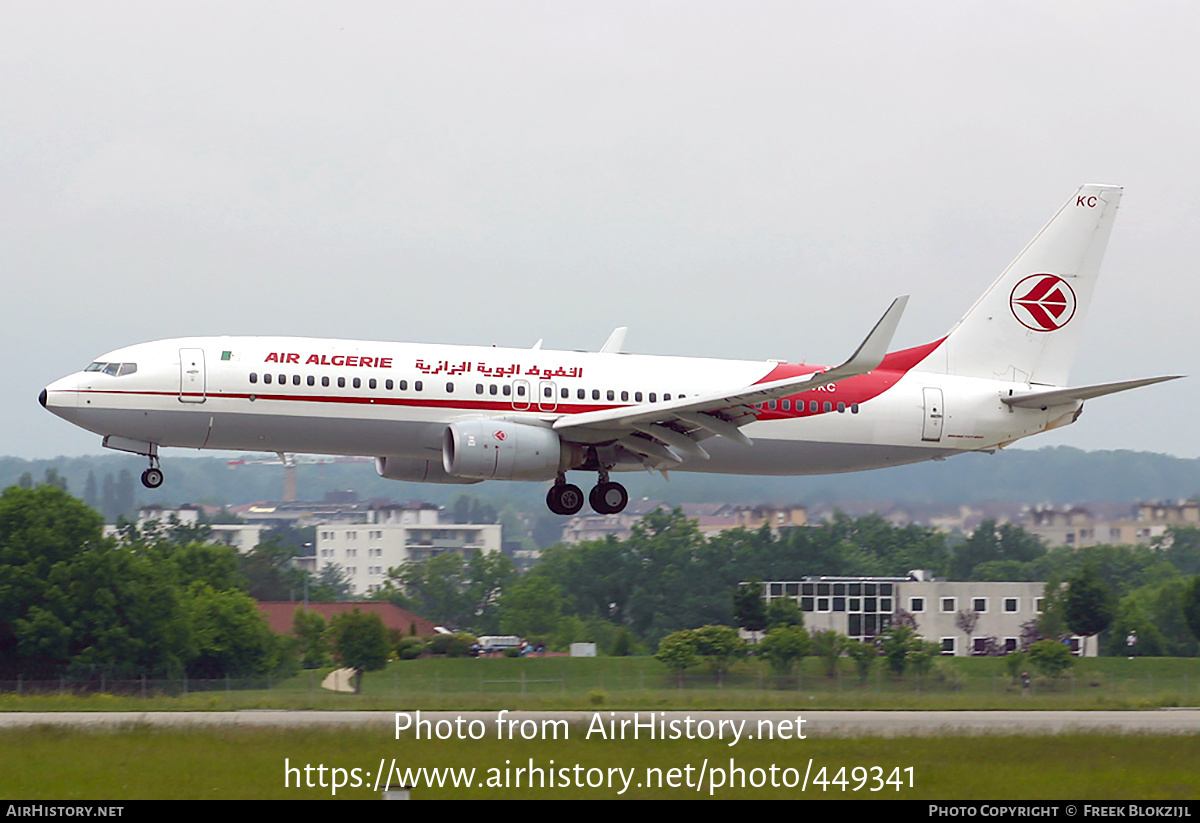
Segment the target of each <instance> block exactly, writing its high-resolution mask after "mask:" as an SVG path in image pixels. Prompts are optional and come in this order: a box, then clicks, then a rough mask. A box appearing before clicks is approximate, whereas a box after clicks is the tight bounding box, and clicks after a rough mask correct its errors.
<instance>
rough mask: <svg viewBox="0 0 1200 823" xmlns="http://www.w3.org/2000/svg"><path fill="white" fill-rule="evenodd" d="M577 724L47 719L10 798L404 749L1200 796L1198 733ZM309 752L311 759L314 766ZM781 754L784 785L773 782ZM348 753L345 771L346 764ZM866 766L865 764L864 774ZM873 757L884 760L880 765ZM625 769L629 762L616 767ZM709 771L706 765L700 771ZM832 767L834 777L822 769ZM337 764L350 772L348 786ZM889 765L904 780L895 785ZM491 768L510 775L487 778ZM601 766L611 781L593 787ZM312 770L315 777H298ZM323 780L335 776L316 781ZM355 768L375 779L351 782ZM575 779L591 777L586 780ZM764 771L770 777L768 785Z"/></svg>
mask: <svg viewBox="0 0 1200 823" xmlns="http://www.w3.org/2000/svg"><path fill="white" fill-rule="evenodd" d="M570 734H571V737H570V739H569V740H559V741H541V740H539V741H516V742H512V741H497V740H495V739H494V738H492V737H491V736H488V737H486V738H485V739H483V740H479V741H459V740H450V741H432V742H431V741H424V740H422V741H416V740H414V739H412V738H411V737H404V738H401V739H399V740H396V739H393V738H392V736H391V735H390V734H388V733H387V732H386V731H378V730H374V731H372V730H363V729H356V730H340V731H330V730H322V729H292V730H286V731H284V730H277V729H271V730H267V729H246V728H238V729H233V728H229V729H205V730H196V731H189V732H178V731H165V730H152V729H150V728H148V727H129V728H126V729H122V730H120V731H118V732H91V731H79V730H65V729H60V728H35V729H27V730H21V731H15V732H3V733H0V797H4V798H12V799H53V800H56V801H63V800H70V799H85V798H86V799H93V800H110V799H111V800H122V799H155V798H179V799H206V798H222V799H247V798H274V799H293V800H300V799H334V798H335V797H336V799H349V798H378V797H379V793H378V792H377V791H375V790H374V787H373V784H374V781H375V779H376V774H377V772H378V771H379V769H380V762H381V760H383V761H384V762H385V763H386V764H388V766H389V767H390V765H391V761H392V760H393V759H394V760H395V763H396V765H397V766H398V767H399V768H400V769H401V770H403V769H406V768H414V769H415V768H417V767H426V768H441V767H455V768H465V769H468V770H470V769H474V770H475V771H474V773H473V775H472V777H473V784H474V785H473V787H472V788H465V787H463V786H459V787H457V788H455V787H453V786H451V785H447V786H445V787H442V788H437V787H433V788H430V787H427V786H426V785H425V783H424V781H423V780H420V781H415V784H416V785H415V788H414V789H413V791H412V795H413V797H414V799H438V798H446V799H449V798H497V799H499V798H547V799H548V798H616V797H659V798H680V799H682V798H693V797H695V798H704V797H708V796H709V795H710V793H711V796H713V797H720V798H745V799H758V798H762V799H767V798H772V797H792V798H796V797H806V798H810V799H812V798H829V799H833V798H847V799H851V798H853V799H868V798H871V799H883V798H902V799H937V800H951V799H975V800H1002V799H1026V800H1029V799H1073V800H1082V799H1096V800H1101V799H1109V800H1137V799H1159V800H1178V799H1194V798H1196V797H1198V796H1200V777H1198V776H1197V771H1196V764H1197V763H1200V737H1197V736H1173V737H1155V736H1106V735H1063V736H1055V737H1033V736H1003V737H1000V736H983V737H943V738H929V737H921V738H899V739H891V740H881V739H861V738H859V739H836V740H835V739H827V740H816V739H811V738H810V739H808V740H796V741H779V740H774V741H768V740H755V741H742V742H741V743H740V744H738V745H737V746H734V747H730V746H728V745H726V743H724V742H721V741H707V742H706V741H684V740H681V741H657V742H647V741H644V740H643V741H640V742H633V741H600V740H595V739H593V740H585V739H583V734H584V727H582V726H575V727H572V728H571V733H570ZM731 759H732V761H733V762H732V763H731V762H730V761H731ZM531 760H532V765H533V766H534V767H536V768H540V769H542V772H541V775H542V777H541V778H540V779H541V780H543V781H547V782H549V781H553V782H554V783H555V784H556V785H555V786H553V787H550V786H544V785H541V784H540V783H539V781H538V779H537V778H535V781H534V782H535V785H534V787H532V788H530V787H529V786H528V779H527V777H526V774H525V773H521V774H520V775H519V779H520V782H521V784H522V785H521V786H520V787H515V786H513V783H514V780H515V779H518V774H517V772H516V769H517V768H520V767H528V766H529V765H530V761H531ZM810 760H811V761H812V765H811V767H810V766H809V761H810ZM285 763H286V764H287V766H289V767H290V768H292V769H294V771H293V772H292V773H291V774H290V780H291V784H292V785H291V787H290V788H289V787H287V786H285V785H284V784H285ZM306 765H308V766H311V767H312V769H311V770H310V771H309V772H308V773H307V774H306V773H305V771H304V766H306ZM319 765H324V766H325V767H326V770H325V772H324V773H321V772H320V771H319V770H318V769H317V767H318V766H319ZM577 765H578V766H579V767H580V768H579V769H578V770H576V769H575V767H576V766H577ZM688 766H690V767H691V771H688V770H687V767H688ZM772 766H774V767H775V772H774V778H775V782H776V783H777V784H779V785H777V786H776V787H772V786H771V779H772V773H771V767H772ZM335 767H336V768H340V769H342V770H344V771H343V772H341V773H335V772H333V771H332V769H333V768H335ZM702 767H704V768H702ZM842 767H846V770H845V772H844V773H843V776H844V777H845V778H846V779H847V780H848V781H849V782H848V783H845V784H844V785H843V784H841V783H839V782H837V779H838V771H839V769H841V768H842ZM856 767H858V768H859V769H861V770H862V771H859V772H855V771H854V769H855V768H856ZM873 767H879V768H880V771H878V772H874V771H872V768H873ZM353 769H358V770H359V772H358V773H357V774H355V773H354V772H353V771H352V770H353ZM564 769H565V770H566V771H565V772H564V771H563V770H564ZM615 769H621V770H623V771H622V772H620V773H617V772H615V771H610V770H615ZM671 769H678V770H679V771H678V773H677V775H676V778H675V781H674V782H675V783H676V785H675V787H672V786H670V785H669V781H670V780H671V778H672V774H671V772H670V771H669V770H671ZM737 769H741V770H743V771H742V774H743V775H744V776H743V777H741V778H740V781H744V783H745V785H744V786H743V785H739V782H740V781H739V775H738V772H737ZM756 769H757V770H759V771H755V770H756ZM788 769H790V770H791V771H787V770H788ZM822 769H823V770H824V771H823V772H822ZM909 769H911V772H909V771H908V770H909ZM551 770H553V771H551ZM656 770H657V771H656ZM806 773H807V774H808V775H809V783H808V786H807V789H802V787H801V785H795V786H793V787H790V788H789V787H787V786H786V785H783V784H785V783H786V782H791V783H794V784H799V783H800V781H801V778H802V777H803V776H804V775H805V774H806ZM534 774H535V775H536V774H537V772H535V773H534ZM701 774H705V775H707V777H706V778H703V779H701V778H700V775H701ZM822 774H823V775H824V778H825V780H824V785H821V784H820V783H819V782H818V780H819V778H820V777H821V776H822ZM610 775H611V777H612V785H609V784H608V779H609V776H610ZM910 775H911V782H912V786H911V787H910V786H909V779H910ZM335 776H336V778H337V779H338V781H339V782H342V783H343V786H342V787H341V788H339V789H338V790H337V792H336V795H335V793H334V791H333V787H332V783H333V782H334V779H335ZM864 776H865V777H866V780H865V782H864V781H863V780H862V779H861V778H862V777H864ZM888 778H893V782H892V783H890V784H889V783H887V782H886V781H887V780H888ZM489 779H490V780H491V782H492V783H494V784H499V785H493V786H492V787H488V786H486V785H484V786H482V787H481V786H479V784H480V783H485V784H486V783H487V782H488V781H489ZM589 779H590V780H591V782H592V783H593V784H597V783H601V784H602V785H594V786H593V787H592V788H588V787H587V786H586V783H587V782H589ZM310 780H311V782H312V783H313V784H314V787H313V788H309V787H308V786H307V785H304V786H298V784H301V783H307V782H308V781H310ZM322 780H323V781H324V782H325V784H326V786H325V787H321V786H320V785H319V783H320V782H321V781H322ZM356 780H357V782H359V783H360V784H364V785H359V786H354V785H353V783H354V782H355V781H356ZM731 781H732V782H733V784H734V785H733V786H730V785H729V784H730V782H731ZM505 782H507V783H508V785H507V786H505ZM576 782H578V783H581V784H585V785H583V786H582V787H578V786H576V785H574V784H575V783H576ZM897 782H898V783H900V784H901V788H900V789H897V788H896V785H895V784H896V783H897ZM563 783H567V784H569V785H566V786H564V785H560V784H563ZM639 783H640V784H642V785H641V786H640V787H639V785H638V784H639ZM714 783H715V784H716V786H715V787H714V786H713V785H712V784H714ZM754 783H764V784H765V785H762V786H761V787H757V788H756V787H755V786H754V785H753V784H754ZM660 784H661V785H660ZM689 784H690V785H689ZM860 784H861V788H858V790H857V791H856V790H855V787H856V786H858V785H860ZM626 785H627V786H628V788H625V787H626ZM696 785H699V787H700V788H699V790H697V788H696ZM873 788H874V789H876V790H874V791H872V789H873Z"/></svg>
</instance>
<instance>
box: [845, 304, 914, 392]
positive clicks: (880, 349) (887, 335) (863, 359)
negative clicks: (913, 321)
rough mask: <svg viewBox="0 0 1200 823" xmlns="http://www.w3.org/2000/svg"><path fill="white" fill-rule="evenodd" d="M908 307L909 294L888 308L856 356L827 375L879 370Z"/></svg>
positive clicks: (860, 346) (864, 372) (856, 352)
mask: <svg viewBox="0 0 1200 823" xmlns="http://www.w3.org/2000/svg"><path fill="white" fill-rule="evenodd" d="M907 305H908V295H907V294H904V295H901V296H900V297H897V298H896V299H895V300H893V301H892V305H890V306H888V310H887V311H885V312H884V313H883V317H881V318H879V322H878V323H876V324H875V328H873V329H871V333H870V334H868V335H867V337H866V339H865V340H863V341H862V343H860V344H859V346H858V348H857V349H855V351H854V354H852V355H850V359H849V360H847V361H846V362H845V363H843V364H842V365H840V366H837V367H835V368H833V369H830V370H829V371H828V372H827V374H834V375H839V376H840V375H842V374H846V373H850V374H866V373H867V372H869V371H871V370H872V369H877V368H879V364H880V363H882V362H883V358H884V357H885V356H886V355H887V352H888V347H889V346H891V344H892V337H893V336H894V335H895V334H896V327H897V326H899V325H900V316H901V315H902V314H904V307H905V306H907Z"/></svg>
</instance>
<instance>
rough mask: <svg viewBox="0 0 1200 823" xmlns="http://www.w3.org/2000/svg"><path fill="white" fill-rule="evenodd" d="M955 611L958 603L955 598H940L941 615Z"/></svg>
mask: <svg viewBox="0 0 1200 823" xmlns="http://www.w3.org/2000/svg"><path fill="white" fill-rule="evenodd" d="M957 610H958V602H957V601H956V599H955V598H953V597H943V598H942V614H949V613H950V612H953V611H957Z"/></svg>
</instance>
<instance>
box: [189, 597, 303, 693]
mask: <svg viewBox="0 0 1200 823" xmlns="http://www.w3.org/2000/svg"><path fill="white" fill-rule="evenodd" d="M183 605H184V609H185V610H186V612H187V615H188V621H189V624H190V627H191V631H192V636H191V645H192V650H193V652H192V656H191V659H190V660H189V661H188V664H187V669H188V674H189V675H191V676H192V677H202V678H214V677H223V676H226V675H228V676H233V677H245V676H249V675H260V674H268V673H270V672H272V671H274V670H275V669H276V668H277V667H278V666H279V665H280V664H281V663H282V662H284V656H285V651H284V648H283V643H282V638H277V637H276V636H275V635H274V634H272V633H271V629H270V628H269V627H268V625H267V620H266V618H265V617H264V616H263V614H262V612H260V611H259V610H258V605H257V604H256V603H255V602H254V601H253V600H252V599H251V598H250V597H249V596H248V595H246V593H245V592H240V591H232V590H231V591H217V590H216V589H214V588H213V587H212V586H210V585H209V584H207V583H204V582H201V581H197V582H195V583H192V584H191V585H190V586H188V587H187V589H186V590H185V592H184V597H183Z"/></svg>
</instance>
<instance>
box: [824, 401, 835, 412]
mask: <svg viewBox="0 0 1200 823" xmlns="http://www.w3.org/2000/svg"><path fill="white" fill-rule="evenodd" d="M825 411H827V412H830V411H833V404H832V403H830V402H829V401H828V400H826V401H825Z"/></svg>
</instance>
